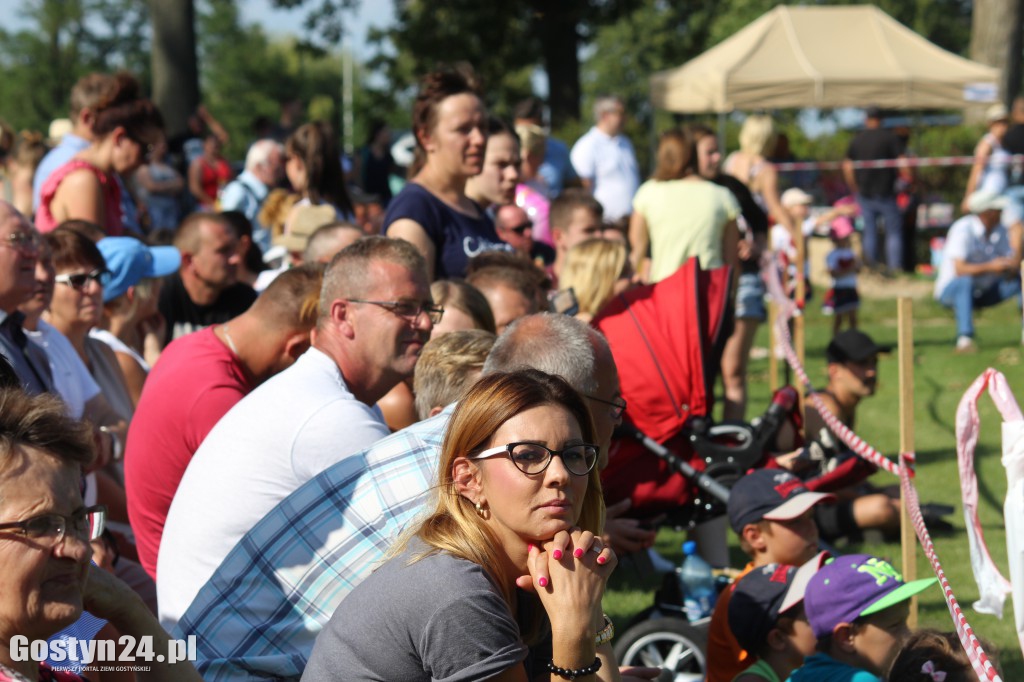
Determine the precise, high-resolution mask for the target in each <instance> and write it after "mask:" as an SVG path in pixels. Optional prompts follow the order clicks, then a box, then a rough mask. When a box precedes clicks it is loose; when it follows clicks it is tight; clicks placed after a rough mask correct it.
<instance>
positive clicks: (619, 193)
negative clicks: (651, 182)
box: [569, 126, 640, 221]
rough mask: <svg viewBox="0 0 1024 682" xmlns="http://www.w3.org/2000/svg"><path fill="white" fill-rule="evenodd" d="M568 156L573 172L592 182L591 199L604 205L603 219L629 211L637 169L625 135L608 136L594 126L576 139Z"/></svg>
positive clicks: (616, 218) (637, 185)
mask: <svg viewBox="0 0 1024 682" xmlns="http://www.w3.org/2000/svg"><path fill="white" fill-rule="evenodd" d="M569 158H570V159H571V160H572V166H573V168H574V169H575V170H576V174H577V175H579V176H580V177H581V178H584V179H586V180H589V181H591V182H593V183H594V188H593V189H594V198H595V199H597V200H598V202H600V204H601V207H602V208H604V218H605V220H608V221H615V220H618V219H619V218H622V217H624V216H628V215H629V214H630V213H632V212H633V195H634V194H636V190H637V188H638V187H640V169H639V166H638V165H637V162H636V154H635V153H634V152H633V144H632V143H631V142H630V141H629V138H627V137H626V136H625V135H616V136H615V137H609V136H608V135H606V134H605V133H603V132H601V131H600V130H598V129H597V127H596V126H595V127H593V128H591V129H590V130H589V131H587V133H586V134H585V135H583V137H581V138H580V139H578V140H576V144H574V145H573V147H572V151H571V152H570V153H569Z"/></svg>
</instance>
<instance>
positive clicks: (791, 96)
mask: <svg viewBox="0 0 1024 682" xmlns="http://www.w3.org/2000/svg"><path fill="white" fill-rule="evenodd" d="M998 77H999V71H998V69H995V68H992V67H990V66H986V65H984V64H979V63H977V62H972V61H970V60H968V59H964V58H963V57H960V56H957V55H955V54H953V53H951V52H947V51H946V50H943V49H942V48H940V47H938V46H936V45H934V44H932V43H930V42H928V41H927V40H925V39H924V38H922V37H921V36H920V35H918V34H917V33H914V32H913V31H912V30H910V29H909V28H907V27H906V26H904V25H903V24H901V23H899V22H898V21H896V20H895V19H893V18H892V17H890V16H889V15H887V14H885V12H883V11H882V10H880V9H878V8H877V7H873V6H871V5H848V6H835V7H832V6H829V7H822V6H812V7H787V6H784V5H780V6H778V7H776V8H775V9H773V10H772V11H770V12H768V13H767V14H765V15H764V16H762V17H761V18H759V19H758V20H757V21H755V22H753V23H752V24H750V25H748V26H747V27H746V28H744V29H743V30H741V31H740V32H738V33H736V34H735V35H734V36H732V37H731V38H729V39H727V40H725V41H723V42H722V43H720V44H718V45H716V46H715V47H713V48H711V49H710V50H708V51H707V52H705V53H704V54H702V55H700V56H699V57H696V58H695V59H692V60H690V61H689V62H687V63H686V64H684V65H683V66H680V67H678V68H675V69H670V70H667V71H661V72H659V73H656V74H654V75H653V76H651V101H652V103H653V104H654V106H655V107H657V108H660V109H666V110H668V111H674V112H677V113H702V112H718V113H727V112H730V111H733V110H737V109H739V110H744V109H746V110H749V109H788V108H803V107H821V108H832V107H863V106H866V105H868V104H873V105H877V106H880V107H884V108H887V109H926V108H935V109H957V108H963V107H964V106H966V105H968V104H971V103H976V102H992V101H995V100H996V99H997V97H998V86H997V81H998Z"/></svg>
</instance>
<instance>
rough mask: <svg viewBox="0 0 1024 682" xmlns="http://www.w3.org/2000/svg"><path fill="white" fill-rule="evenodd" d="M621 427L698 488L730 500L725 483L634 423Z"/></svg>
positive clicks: (722, 499) (721, 499)
mask: <svg viewBox="0 0 1024 682" xmlns="http://www.w3.org/2000/svg"><path fill="white" fill-rule="evenodd" d="M619 428H620V429H621V430H622V431H624V432H626V433H628V434H629V435H631V436H633V437H634V438H636V439H637V440H639V441H640V442H641V443H643V444H644V447H646V448H647V449H648V450H650V451H651V452H653V453H654V454H655V455H657V456H658V457H660V458H662V459H663V460H665V461H666V462H668V463H669V464H670V465H671V466H673V467H674V468H675V469H676V470H677V471H678V472H679V473H681V474H682V475H683V476H686V477H687V478H689V479H690V480H691V481H693V482H694V483H695V484H696V485H697V487H698V488H701V489H703V490H705V491H706V492H707V493H708V494H710V495H712V496H714V497H716V498H717V499H718V500H719V501H720V502H722V503H723V504H724V503H728V502H729V489H728V488H726V487H725V486H724V485H722V484H721V483H719V482H718V481H716V480H715V479H713V478H711V477H710V476H708V475H707V474H705V473H704V472H703V471H698V470H697V469H694V468H693V466H691V465H690V463H689V462H686V461H684V460H683V459H682V458H681V457H677V456H676V455H675V454H674V453H672V452H671V451H670V450H669V449H668V448H666V447H665V446H664V445H662V444H661V443H659V442H658V441H656V440H654V439H653V438H651V437H650V436H648V435H647V434H645V433H644V432H642V431H640V430H639V429H638V428H636V427H635V426H633V425H632V424H626V423H623V424H621V425H620V426H619Z"/></svg>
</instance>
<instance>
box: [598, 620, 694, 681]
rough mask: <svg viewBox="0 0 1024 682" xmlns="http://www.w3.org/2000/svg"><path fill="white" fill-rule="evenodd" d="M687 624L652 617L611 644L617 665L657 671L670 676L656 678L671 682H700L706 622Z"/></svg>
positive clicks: (686, 622)
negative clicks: (613, 645)
mask: <svg viewBox="0 0 1024 682" xmlns="http://www.w3.org/2000/svg"><path fill="white" fill-rule="evenodd" d="M709 622H710V621H709V620H708V619H705V620H703V621H701V622H699V623H690V622H688V621H685V620H683V619H681V618H655V619H654V620H648V621H645V622H643V623H640V624H639V625H636V626H634V627H632V628H630V629H629V630H627V631H626V632H625V633H623V635H622V636H621V638H619V641H618V643H617V644H616V645H615V657H616V659H617V660H618V662H619V665H623V666H627V665H635V666H646V667H650V668H661V669H663V670H666V671H668V672H670V673H671V676H670V677H669V676H663V678H658V679H659V680H660V679H666V680H672V681H673V682H696V681H698V680H703V679H704V675H705V673H706V672H707V660H706V657H705V655H704V651H705V649H707V645H708V623H709Z"/></svg>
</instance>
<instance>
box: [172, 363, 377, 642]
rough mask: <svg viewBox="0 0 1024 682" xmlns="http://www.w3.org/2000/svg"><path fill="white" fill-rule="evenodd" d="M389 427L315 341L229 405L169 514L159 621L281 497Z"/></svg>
mask: <svg viewBox="0 0 1024 682" xmlns="http://www.w3.org/2000/svg"><path fill="white" fill-rule="evenodd" d="M388 434H389V431H388V427H387V425H386V424H385V423H384V417H383V415H382V414H381V411H380V408H378V407H376V406H374V407H370V406H368V405H366V404H364V403H361V402H359V401H358V400H356V398H355V396H353V395H352V393H351V391H349V389H348V387H347V386H346V385H345V380H344V378H343V377H342V376H341V371H340V370H339V369H338V366H337V364H335V362H334V360H332V359H331V358H330V357H329V356H327V355H325V354H324V353H323V352H321V351H320V350H318V349H316V348H311V349H310V350H308V351H307V352H306V353H305V354H303V355H302V357H300V358H299V360H298V361H297V362H296V363H295V364H294V365H293V366H292V367H290V368H289V369H287V370H285V371H284V372H281V373H280V374H278V375H277V376H275V377H273V378H271V379H269V380H268V381H266V382H265V383H263V384H262V385H261V386H259V387H258V388H257V389H256V390H254V391H253V392H252V393H250V394H249V395H247V396H246V397H245V398H243V399H242V400H241V401H240V402H239V403H238V404H237V405H235V406H234V407H233V408H231V409H230V410H229V411H228V413H227V414H226V415H224V417H223V418H221V420H220V421H219V422H217V425H216V426H214V427H213V429H212V430H211V431H210V433H209V435H207V437H206V439H205V440H204V441H203V443H202V445H200V446H199V449H198V450H197V451H196V454H195V456H194V457H193V458H192V461H191V462H190V463H189V466H188V469H187V470H186V471H185V475H184V477H182V479H181V484H180V485H179V486H178V490H177V492H176V493H175V495H174V501H173V502H172V503H171V508H170V511H169V512H168V514H167V523H166V525H165V526H164V532H163V537H162V538H161V540H160V551H159V554H158V557H157V601H158V603H159V605H160V621H161V623H163V625H164V627H166V628H167V629H168V630H170V629H171V628H172V627H173V626H174V624H175V623H177V621H178V619H179V618H181V616H182V614H183V613H185V611H186V609H188V607H189V605H190V604H191V603H192V600H193V599H194V598H195V596H196V594H198V593H199V590H200V589H202V587H203V585H204V584H206V581H207V580H209V579H210V577H211V576H212V575H213V573H214V571H215V570H216V569H217V567H218V566H220V564H221V562H222V561H223V560H224V559H225V557H227V555H228V554H229V553H230V552H231V550H232V549H233V548H234V546H235V544H236V543H237V542H238V541H239V540H240V539H241V538H242V536H243V535H245V533H247V532H248V531H249V530H250V529H252V527H253V526H255V525H256V524H257V523H258V522H259V521H260V519H262V518H263V516H264V515H266V514H267V513H268V512H269V511H270V510H271V509H273V508H274V507H275V506H276V505H277V504H278V503H279V502H280V501H281V500H283V499H284V498H285V497H287V496H288V495H290V494H291V493H292V492H294V491H295V490H296V489H298V487H299V486H301V485H302V484H303V483H305V482H306V481H308V480H309V479H311V478H313V477H314V476H316V475H317V474H319V473H320V472H321V471H323V470H324V469H326V468H327V467H329V466H331V465H332V464H335V463H337V462H339V461H340V460H342V459H344V458H345V457H348V456H349V455H353V454H355V453H357V452H359V451H361V450H363V449H365V448H367V447H368V446H370V445H371V444H373V443H374V442H376V441H378V440H380V439H381V438H383V437H385V436H387V435H388Z"/></svg>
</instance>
